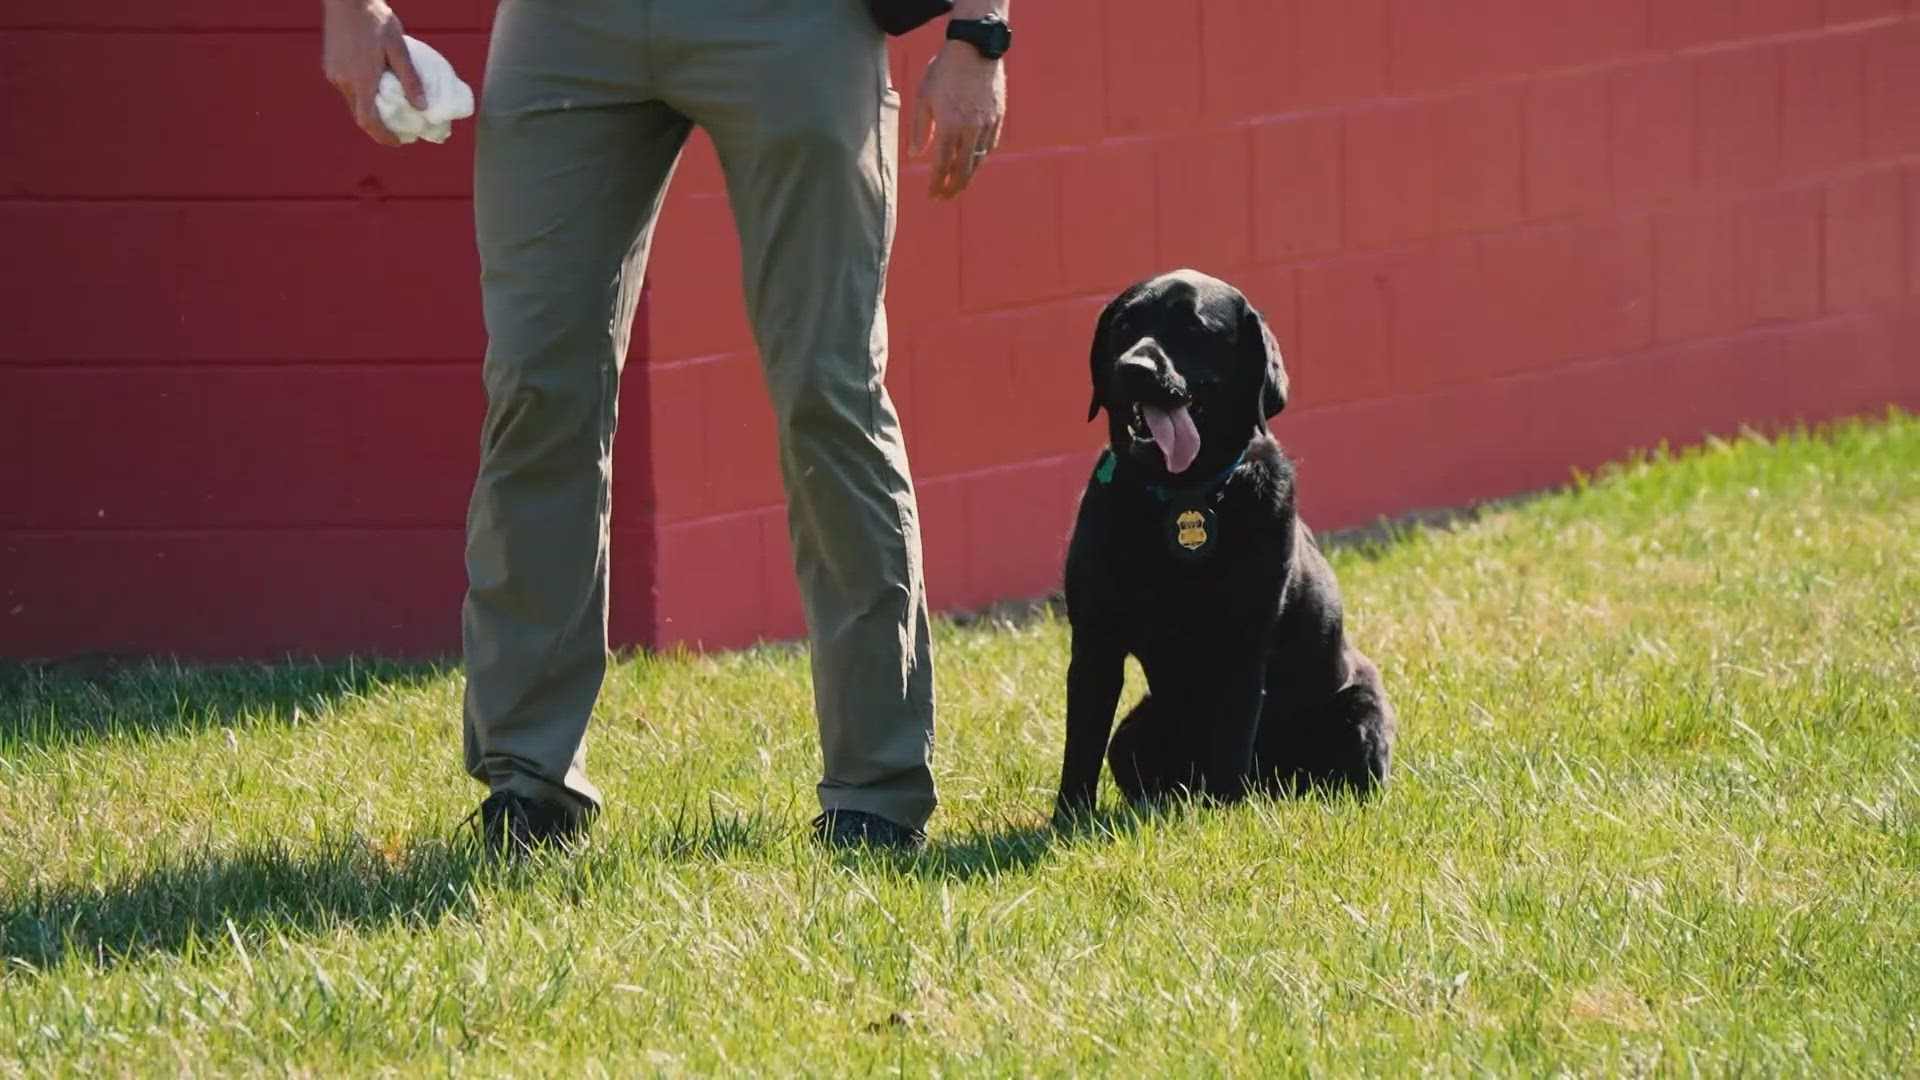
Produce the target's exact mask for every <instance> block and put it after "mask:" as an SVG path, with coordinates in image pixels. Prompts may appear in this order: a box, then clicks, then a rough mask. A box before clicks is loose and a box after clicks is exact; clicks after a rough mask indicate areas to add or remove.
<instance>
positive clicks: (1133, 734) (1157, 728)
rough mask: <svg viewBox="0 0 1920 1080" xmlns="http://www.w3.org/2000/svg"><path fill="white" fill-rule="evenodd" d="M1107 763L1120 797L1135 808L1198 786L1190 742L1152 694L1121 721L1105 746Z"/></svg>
mask: <svg viewBox="0 0 1920 1080" xmlns="http://www.w3.org/2000/svg"><path fill="white" fill-rule="evenodd" d="M1107 763H1108V765H1110V766H1111V767H1112V769H1113V780H1114V783H1115V784H1117V785H1119V787H1120V792H1121V794H1123V795H1125V796H1126V798H1127V801H1128V802H1129V803H1133V804H1136V805H1137V804H1139V803H1143V802H1153V801H1157V800H1160V799H1164V798H1167V797H1168V796H1171V795H1174V794H1176V793H1178V792H1180V791H1181V790H1183V789H1196V788H1197V787H1198V786H1199V771H1200V763H1199V759H1198V757H1197V755H1196V748H1195V747H1194V746H1193V745H1192V740H1191V739H1188V738H1182V737H1181V734H1180V732H1179V730H1178V725H1177V724H1176V723H1175V721H1174V717H1173V716H1172V714H1171V711H1170V710H1169V709H1167V707H1166V706H1165V705H1164V704H1163V703H1161V702H1159V701H1157V700H1155V699H1154V696H1153V695H1152V694H1148V695H1147V696H1146V697H1144V698H1141V699H1140V704H1138V705H1135V706H1134V707H1133V711H1132V712H1129V713H1128V714H1127V717H1126V719H1125V720H1122V721H1120V727H1119V728H1118V730H1116V731H1115V732H1114V733H1113V741H1112V742H1111V743H1109V744H1108V746H1107Z"/></svg>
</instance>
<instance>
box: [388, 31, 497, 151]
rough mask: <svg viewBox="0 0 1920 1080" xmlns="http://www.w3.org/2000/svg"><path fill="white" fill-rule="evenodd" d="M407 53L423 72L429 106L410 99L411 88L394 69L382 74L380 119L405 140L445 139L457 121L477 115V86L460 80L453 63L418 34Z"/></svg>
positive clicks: (409, 41)
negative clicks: (406, 87)
mask: <svg viewBox="0 0 1920 1080" xmlns="http://www.w3.org/2000/svg"><path fill="white" fill-rule="evenodd" d="M406 42H407V55H408V56H410V57H412V58H413V70H414V71H416V72H418V73H419V75H420V86H421V88H422V89H423V90H424V91H426V95H427V107H426V108H425V109H424V110H422V109H416V108H414V107H413V105H412V104H411V103H409V102H408V101H407V92H406V91H405V90H402V89H401V88H400V80H399V79H398V78H397V77H396V76H395V75H394V74H393V72H391V71H386V72H382V73H381V74H380V91H379V93H378V94H376V95H375V96H374V99H373V103H374V106H375V107H376V108H377V109H379V110H380V122H381V123H383V124H385V125H387V130H388V131H391V132H393V133H394V134H395V135H398V136H399V137H400V141H401V142H402V143H410V142H412V141H414V140H415V139H425V140H427V141H428V142H433V143H443V142H446V141H447V136H449V135H451V134H453V122H454V121H455V120H464V119H466V118H467V117H469V116H472V115H473V89H472V88H471V87H469V86H468V85H467V84H466V83H464V82H462V81H460V76H459V75H456V74H455V73H454V70H453V65H452V64H451V63H448V62H447V58H446V57H444V56H441V55H440V54H439V53H438V52H437V51H435V50H434V48H433V46H431V45H428V44H427V43H426V42H423V41H420V40H418V39H417V38H411V37H409V38H407V39H406Z"/></svg>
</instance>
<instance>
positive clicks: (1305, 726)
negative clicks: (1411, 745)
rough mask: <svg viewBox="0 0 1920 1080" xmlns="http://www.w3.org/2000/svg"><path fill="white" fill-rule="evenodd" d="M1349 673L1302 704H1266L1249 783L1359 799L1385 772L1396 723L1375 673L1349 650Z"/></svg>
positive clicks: (1281, 791) (1276, 791)
mask: <svg viewBox="0 0 1920 1080" xmlns="http://www.w3.org/2000/svg"><path fill="white" fill-rule="evenodd" d="M1352 667H1353V677H1352V678H1351V679H1350V680H1348V682H1347V684H1346V685H1345V686H1343V687H1341V688H1340V689H1339V690H1337V691H1335V692H1334V693H1333V694H1332V695H1330V696H1328V697H1325V698H1322V699H1320V700H1319V701H1314V702H1310V703H1306V704H1287V705H1275V704H1272V703H1271V701H1270V703H1269V705H1268V710H1267V715H1266V717H1265V718H1264V719H1263V722H1262V723H1261V725H1260V735H1259V738H1258V739H1257V740H1256V742H1255V744H1254V768H1253V775H1254V786H1255V787H1256V788H1257V789H1258V790H1260V791H1262V792H1264V793H1266V794H1270V795H1293V794H1302V793H1305V792H1310V791H1311V792H1327V791H1348V792H1351V793H1352V794H1354V795H1356V796H1359V797H1361V798H1365V797H1366V796H1368V795H1370V794H1372V793H1373V791H1374V790H1375V789H1376V788H1379V787H1381V786H1382V785H1384V784H1385V783H1386V782H1387V777H1388V774H1389V773H1390V772H1391V771H1392V764H1393V743H1394V738H1395V729H1396V727H1397V721H1396V719H1395V717H1394V713H1393V707H1392V706H1391V705H1389V704H1388V703H1387V698H1386V692H1385V688H1384V687H1383V686H1382V684H1381V682H1380V672H1379V670H1378V669H1377V668H1376V667H1375V666H1374V664H1373V662H1372V661H1371V660H1368V659H1367V658H1365V657H1364V656H1360V655H1359V654H1358V653H1355V654H1354V655H1353V657H1352Z"/></svg>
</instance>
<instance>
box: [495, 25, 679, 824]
mask: <svg viewBox="0 0 1920 1080" xmlns="http://www.w3.org/2000/svg"><path fill="white" fill-rule="evenodd" d="M583 12H590V13H591V17H588V16H587V15H583V14H582V13H583ZM594 19H604V20H609V21H614V22H619V21H628V22H633V23H635V24H636V25H632V26H627V25H601V24H599V23H596V22H594V21H593V20H594ZM638 19H639V15H638V14H636V13H635V12H634V11H633V10H632V9H623V8H622V7H621V6H618V5H594V6H591V7H588V6H584V5H583V6H573V5H544V4H534V3H513V4H505V5H502V6H501V8H500V11H499V14H498V15H497V17H496V22H495V26H494V36H493V44H492V51H491V53H490V55H489V57H488V62H487V73H486V84H485V87H484V89H483V93H482V105H481V108H480V110H479V116H478V122H477V125H476V128H475V148H474V153H475V157H474V223H475V230H476V236H477V239H478V243H479V251H480V260H481V271H482V272H481V285H482V293H483V301H484V307H485V314H486V325H487V333H488V337H489V341H488V346H487V354H486V362H485V368H484V381H485V385H486V392H487V413H486V420H485V424H484V431H483V435H482V444H481V459H480V468H479V475H478V477H477V478H476V481H475V484H474V488H473V495H472V503H471V506H470V509H469V513H468V528H467V549H466V562H467V574H468V580H469V589H468V593H467V597H466V601H465V604H464V607H463V610H462V622H463V632H464V639H465V650H466V667H467V688H466V702H465V709H464V714H465V722H464V732H465V738H464V744H465V746H464V749H465V761H466V769H467V771H468V773H470V774H471V775H472V776H473V777H475V778H476V779H478V780H481V781H483V782H485V783H486V784H487V785H488V786H489V787H490V788H491V789H492V791H493V792H494V793H495V794H496V795H498V794H500V793H502V792H508V793H513V794H516V795H520V796H523V797H526V798H529V799H535V800H544V801H546V802H549V803H553V804H557V805H560V806H562V807H565V808H567V809H569V810H572V811H581V812H591V811H593V810H596V809H597V808H598V806H599V803H600V793H599V791H598V790H597V789H596V788H595V787H594V785H593V783H592V782H591V781H589V780H588V779H587V776H586V772H585V768H584V760H585V759H584V743H585V737H586V729H587V720H588V716H589V715H590V714H591V712H592V711H593V707H594V703H595V700H596V699H597V698H598V696H599V693H600V687H601V682H602V679H603V677H604V675H605V670H606V654H607V585H608V569H607V551H608V513H609V508H610V485H611V479H612V457H611V454H612V446H613V435H614V427H615V407H616V401H617V393H618V388H619V378H620V368H621V363H622V360H623V359H624V357H625V355H626V349H627V338H628V334H629V331H630V329H631V326H632V319H633V311H634V305H635V301H636V299H637V297H638V295H639V290H640V283H641V278H642V275H643V273H644V271H645V268H646V261H647V252H648V247H649V244H650V241H651V237H652V231H653V222H654V221H655V220H656V218H657V217H658V215H659V208H660V202H661V198H662V196H663V194H664V192H665V190H666V187H667V182H668V179H669V177H670V176H671V174H672V172H673V167H674V164H675V162H676V161H677V160H678V158H679V154H680V150H681V147H682V145H683V144H684V142H685V140H686V136H687V132H688V130H689V127H690V125H689V123H688V121H687V120H686V119H685V118H684V117H682V116H680V115H679V114H678V113H675V112H673V111H672V110H671V109H668V108H667V107H666V106H664V105H662V104H660V103H658V102H657V101H652V100H650V98H651V88H650V86H649V85H648V82H647V78H648V72H646V71H645V66H646V65H645V63H644V62H643V56H642V53H641V50H640V49H638V48H636V47H635V46H634V45H633V44H632V41H633V38H634V35H635V34H636V33H637V32H638V26H637V23H638ZM576 816H584V815H576Z"/></svg>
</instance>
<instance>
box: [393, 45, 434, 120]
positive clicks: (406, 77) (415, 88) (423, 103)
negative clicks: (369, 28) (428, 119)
mask: <svg viewBox="0 0 1920 1080" xmlns="http://www.w3.org/2000/svg"><path fill="white" fill-rule="evenodd" d="M387 69H388V70H390V71H392V72H393V77H394V78H396V79H399V80H400V89H401V90H403V91H405V92H406V95H407V103H408V104H410V105H412V106H413V107H414V108H416V109H420V110H422V111H424V110H425V109H426V107H427V87H426V84H425V83H423V82H421V81H420V72H419V71H417V70H416V69H415V68H414V66H413V57H412V56H411V55H410V54H408V52H407V43H406V40H405V39H404V38H402V37H401V36H400V34H399V33H398V32H397V31H396V32H395V33H394V34H393V39H392V40H390V41H388V42H387Z"/></svg>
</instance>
